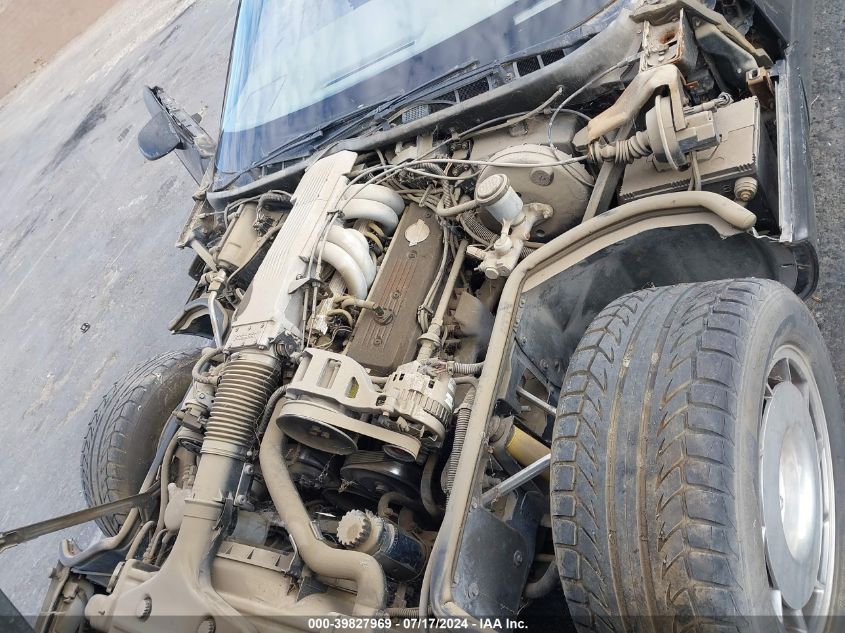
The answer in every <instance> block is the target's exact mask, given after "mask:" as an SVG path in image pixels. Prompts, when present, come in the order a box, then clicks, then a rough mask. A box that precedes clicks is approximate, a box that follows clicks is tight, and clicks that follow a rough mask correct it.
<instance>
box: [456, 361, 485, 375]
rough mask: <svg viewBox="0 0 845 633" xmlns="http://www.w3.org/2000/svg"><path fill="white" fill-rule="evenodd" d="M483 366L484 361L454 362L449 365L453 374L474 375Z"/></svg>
mask: <svg viewBox="0 0 845 633" xmlns="http://www.w3.org/2000/svg"><path fill="white" fill-rule="evenodd" d="M483 368H484V362H483V361H482V362H480V363H452V364H451V365H450V366H449V369H450V370H451V373H452V375H453V376H474V375H475V374H477V373H478V372H480V371H481V370H482V369H483Z"/></svg>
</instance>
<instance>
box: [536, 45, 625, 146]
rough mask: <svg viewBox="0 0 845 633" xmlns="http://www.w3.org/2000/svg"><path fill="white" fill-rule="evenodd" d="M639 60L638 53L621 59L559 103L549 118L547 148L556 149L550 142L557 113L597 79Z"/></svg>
mask: <svg viewBox="0 0 845 633" xmlns="http://www.w3.org/2000/svg"><path fill="white" fill-rule="evenodd" d="M639 58H640V53H637V54H636V55H632V56H631V57H627V58H625V59H623V60H622V61H621V62H618V63H616V64H614V65H613V66H611V67H610V68H608V69H606V70H603V71H601V72H600V73H599V74H598V75H595V76H594V77H593V78H592V79H589V80H588V81H587V83H585V84H584V85H583V86H581V87H580V88H578V90H576V91H575V92H573V93H572V94H571V95H569V96H568V97H567V98H566V99H564V100H563V101H561V102H560V104H559V105H558V106H557V107H556V108H555V110H554V112H552V116H551V117H550V118H549V127H548V131H547V132H548V139H549V147H551V148H552V149H557V148H556V147H555V144H554V142H553V141H552V126H554V123H555V118H556V117H557V115H558V112H561V111H563V108H565V107H566V106H567V105H568V104H569V103H571V102H572V100H573V99H574V98H575V97H577V96H578V95H579V94H581V93H582V92H584V91H585V90H586V89H587V88H589V87H590V86H592V85H593V84H594V83H596V82H597V81H598V80H599V79H601V78H602V77H604V76H605V75H608V74H610V73H612V72H613V71H614V70H618V69H620V68H622V67H624V66H627V65H629V64H631V63H633V62H635V61H636V60H638V59H639Z"/></svg>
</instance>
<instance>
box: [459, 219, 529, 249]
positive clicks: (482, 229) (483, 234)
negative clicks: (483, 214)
mask: <svg viewBox="0 0 845 633" xmlns="http://www.w3.org/2000/svg"><path fill="white" fill-rule="evenodd" d="M461 221H462V222H463V223H464V224H465V225H466V227H467V228H468V229H469V230H470V231H471V232H472V233H474V234H475V235H476V236H477V237H478V238H480V239H481V240H482V241H483V242H484V243H485V244H486V245H487V246H489V245H490V244H492V243H493V242H495V241H496V240H497V239H499V236H498V235H496V234H495V233H493V231H491V230H490V229H488V228H487V226H486V225H485V224H484V223H483V222H482V221H481V220H479V219H478V215H476V214H475V213H472V212H468V213H464V214H462V215H461ZM534 250H535V249H534V248H528V247H527V246H523V247H522V251H521V253H520V257H521V258H522V257H528V256H529V255H530V254H531V253H533V252H534Z"/></svg>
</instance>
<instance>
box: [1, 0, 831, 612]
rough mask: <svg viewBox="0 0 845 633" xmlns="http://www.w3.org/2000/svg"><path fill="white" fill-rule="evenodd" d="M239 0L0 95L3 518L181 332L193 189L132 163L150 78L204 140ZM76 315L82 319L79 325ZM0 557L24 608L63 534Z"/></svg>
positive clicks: (88, 532)
mask: <svg viewBox="0 0 845 633" xmlns="http://www.w3.org/2000/svg"><path fill="white" fill-rule="evenodd" d="M235 6H236V2H235V0H197V1H194V0H123V1H122V2H121V3H119V4H118V5H117V6H116V7H115V8H114V9H112V10H111V11H110V12H108V13H107V14H106V15H105V16H104V17H103V18H102V19H101V20H100V21H98V22H97V23H96V24H95V25H94V26H93V27H92V28H90V29H89V30H88V31H87V32H85V33H84V34H83V35H81V36H80V37H79V38H77V39H76V40H74V41H73V42H72V43H71V44H70V45H69V46H68V47H66V48H65V49H64V50H63V51H62V52H61V53H60V54H59V55H58V56H57V57H56V59H55V60H54V61H52V62H51V63H50V64H48V65H47V66H46V67H45V68H43V69H42V70H41V71H40V72H39V73H38V74H36V75H35V76H34V77H32V78H31V79H30V80H28V81H27V82H25V83H24V84H23V85H20V86H18V88H17V89H16V90H15V91H13V92H12V93H10V94H9V95H7V96H6V97H5V98H3V99H0V156H1V157H2V159H0V189H2V191H3V194H4V195H3V197H2V202H0V226H2V227H3V228H2V229H0V271H2V275H0V324H2V329H0V349H2V350H3V351H4V358H3V361H2V363H0V385H2V387H3V389H4V391H3V393H2V395H0V438H2V448H0V456H2V458H0V481H2V482H3V483H2V486H0V529H6V528H10V527H14V526H17V525H20V524H26V523H29V522H32V521H37V520H40V519H44V518H47V517H50V516H54V515H57V514H62V513H65V512H70V511H72V510H76V509H79V508H81V507H83V506H84V499H83V496H82V490H81V487H80V483H79V466H78V464H79V451H80V448H81V445H82V438H83V436H84V433H85V428H86V425H87V423H88V420H89V418H90V416H91V413H92V412H93V410H94V408H95V407H96V406H97V403H98V401H99V398H100V394H102V393H103V392H105V391H106V390H107V389H108V387H109V386H110V385H111V384H112V382H113V381H115V380H116V379H117V378H118V377H120V376H121V375H122V374H124V373H125V372H126V371H127V370H128V369H129V368H130V367H131V366H133V365H134V364H136V363H137V362H139V361H140V360H142V359H145V358H148V357H150V356H152V355H154V354H156V353H159V352H163V351H166V350H169V349H173V348H176V347H180V346H183V347H184V346H192V345H194V344H195V342H194V341H192V340H191V339H188V338H183V337H176V338H173V337H171V336H170V335H169V334H168V332H167V330H166V325H167V323H168V322H169V321H170V319H171V317H172V316H174V315H175V314H176V313H177V311H178V310H179V308H180V307H181V306H182V304H183V302H184V299H185V298H186V296H187V294H188V292H189V290H190V288H191V286H192V283H191V281H190V279H189V278H188V276H187V274H186V273H187V268H188V265H189V264H190V262H191V259H192V258H191V256H190V255H189V254H188V253H185V252H181V251H177V250H176V249H174V248H173V247H172V244H173V242H174V240H175V239H176V236H177V233H178V231H179V229H180V228H181V225H182V223H183V221H184V219H185V217H186V214H187V212H188V210H189V209H190V206H191V200H190V194H191V193H192V192H193V189H194V186H193V182H192V181H191V179H190V178H189V177H188V176H187V175H186V172H185V171H184V170H183V169H182V167H181V165H180V164H179V163H178V161H177V160H176V159H175V158H172V157H168V158H165V159H163V160H161V161H159V162H156V163H147V162H144V161H143V160H142V158H141V156H140V155H139V154H138V152H137V149H136V144H135V136H136V134H137V132H138V130H139V128H140V127H141V126H142V125H143V124H144V123H145V122H146V120H147V114H146V110H145V108H144V106H143V104H142V103H141V100H140V90H141V87H142V86H143V85H145V84H149V85H153V84H159V85H162V86H164V87H165V88H167V89H168V91H169V92H170V94H171V95H172V96H173V97H174V98H175V99H176V100H177V101H179V102H181V103H182V104H183V105H184V106H185V107H186V108H187V109H189V110H190V111H192V112H193V111H200V112H203V113H204V114H205V115H206V121H205V125H206V127H207V129H208V130H209V132H211V133H212V135H213V134H215V133H216V124H217V117H218V115H219V112H220V106H221V101H222V94H223V81H224V77H225V73H226V62H227V56H228V51H229V44H230V35H231V29H232V24H233V19H232V18H233V14H234V10H235ZM844 14H845V10H844V9H843V5H842V3H841V0H816V15H815V18H814V19H815V21H816V24H817V29H816V50H817V52H816V70H815V74H814V76H813V85H814V88H815V93H816V94H817V95H818V96H817V98H816V100H815V101H814V102H813V105H812V113H813V138H812V153H813V160H814V162H815V165H816V169H815V172H816V194H817V207H818V215H819V223H820V229H821V248H822V283H821V284H820V286H819V290H818V292H817V293H816V298H815V300H814V301H812V302H811V304H812V307H813V309H814V311H815V312H816V314H817V317H818V319H819V321H820V323H821V325H822V328H823V330H824V332H825V335H826V336H827V337H828V342H829V344H830V346H831V351H832V354H833V357H834V362H835V364H836V367H837V371H838V374H839V377H840V384H843V385H845V254H843V253H845V208H843V204H842V199H843V197H845V178H844V177H843V170H842V166H841V165H842V163H841V148H842V146H843V143H845V110H843V102H842V95H843V86H845V81H843V79H845V78H844V77H843V69H842V65H841V64H842V62H843V45H842V42H843V41H845V15H844ZM83 324H89V325H90V329H87V331H84V332H83V329H84V328H83ZM71 535H72V536H76V537H78V541H79V542H80V543H82V544H83V545H84V544H86V543H87V542H88V541H90V540H91V539H94V538H96V537H97V536H98V531H97V530H96V528H94V527H92V526H88V527H85V528H81V529H71V530H66V531H65V532H63V533H59V534H55V535H51V536H46V537H43V538H41V539H39V540H37V541H35V542H33V543H29V544H27V545H23V546H19V547H17V548H15V549H13V550H10V551H8V552H6V553H4V554H2V555H0V588H2V589H3V591H5V592H6V593H7V594H8V595H9V597H10V598H11V599H12V600H13V601H14V602H15V604H17V605H18V607H19V608H20V610H21V611H22V612H23V613H25V614H34V613H35V612H36V611H37V609H38V607H39V606H40V603H41V599H42V596H43V592H44V590H45V588H46V585H47V574H48V572H49V570H50V568H51V566H52V565H53V564H54V562H55V557H56V552H57V547H58V544H59V542H60V540H61V539H62V538H64V537H66V536H71Z"/></svg>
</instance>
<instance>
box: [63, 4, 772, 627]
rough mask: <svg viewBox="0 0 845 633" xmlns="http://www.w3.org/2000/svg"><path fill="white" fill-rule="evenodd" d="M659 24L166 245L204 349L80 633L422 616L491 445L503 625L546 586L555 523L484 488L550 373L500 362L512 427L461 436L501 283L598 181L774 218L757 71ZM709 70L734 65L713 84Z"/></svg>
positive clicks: (505, 465) (737, 46)
mask: <svg viewBox="0 0 845 633" xmlns="http://www.w3.org/2000/svg"><path fill="white" fill-rule="evenodd" d="M674 18H677V19H674V21H664V20H657V19H655V20H654V23H651V22H649V21H648V20H645V21H644V22H641V23H640V27H641V29H643V32H642V38H643V39H642V48H641V50H640V52H637V53H636V54H635V55H634V56H633V57H630V58H626V59H624V60H621V61H620V62H619V63H615V62H616V60H614V63H615V65H612V66H610V68H609V69H606V70H605V71H603V72H602V73H601V74H600V75H599V76H597V77H596V78H594V81H592V82H588V83H587V84H585V85H584V86H583V88H584V89H585V90H586V89H588V88H590V87H591V85H592V87H593V88H597V87H599V86H603V88H602V90H596V91H595V92H593V93H590V91H589V90H587V91H586V92H584V93H583V94H581V95H580V97H579V91H575V93H574V94H573V95H570V96H567V97H566V98H563V97H564V91H563V89H562V88H558V89H557V91H552V92H550V93H549V94H548V99H546V100H545V101H544V102H542V103H537V104H536V106H535V107H533V108H531V109H530V110H528V111H525V112H523V113H521V114H513V115H507V116H503V117H499V118H498V119H493V120H490V121H485V122H483V123H481V124H480V125H477V126H475V127H471V128H469V129H468V130H465V131H463V132H457V131H455V130H451V129H435V130H433V131H432V130H429V131H426V132H423V133H421V134H419V135H417V136H416V137H415V138H409V139H406V140H405V141H402V142H398V143H392V144H386V145H383V146H380V147H378V148H374V149H372V150H361V151H351V150H341V151H336V152H334V153H327V154H326V155H324V156H322V157H320V158H319V159H317V160H314V161H313V162H312V163H311V164H310V166H309V167H308V168H307V170H306V171H305V172H304V174H303V175H302V177H301V179H299V181H298V183H297V184H296V186H295V188H292V190H291V191H284V190H281V189H268V190H266V191H263V192H261V193H258V194H257V195H253V196H251V197H244V198H240V199H237V200H235V201H234V202H230V203H229V204H228V205H227V206H226V207H225V208H224V209H214V208H212V207H211V206H210V205H209V204H208V202H207V201H206V200H204V199H199V201H198V202H197V205H196V207H195V210H194V213H193V214H192V216H191V219H190V221H189V223H188V225H187V226H186V228H185V231H184V232H183V234H182V236H181V238H180V242H179V244H180V246H183V247H190V248H193V249H194V250H195V251H196V253H197V258H196V263H195V264H194V266H193V268H192V274H193V276H194V278H195V279H196V281H197V285H196V289H195V290H194V293H193V295H192V297H191V300H190V301H189V303H188V305H187V307H186V309H185V311H184V312H183V314H181V315H180V316H179V318H177V319H176V320H175V321H174V322H173V324H172V326H171V329H172V330H173V331H176V332H183V333H202V334H205V335H207V336H209V337H210V338H211V339H212V340H213V341H214V343H213V344H212V345H210V346H209V347H208V348H207V349H206V350H205V351H204V353H203V354H202V357H201V358H200V360H199V362H198V363H197V365H196V367H195V368H194V373H193V384H192V386H191V388H190V390H189V392H188V394H187V395H186V397H185V399H184V401H183V403H182V406H181V407H180V409H179V410H178V411H177V412H176V413H175V416H176V418H177V419H178V430H177V431H176V432H175V433H174V435H173V439H172V441H171V442H170V444H169V446H168V448H167V453H166V454H165V456H164V460H165V462H164V463H169V464H170V465H168V469H169V470H168V472H166V473H163V475H162V479H163V484H162V485H163V488H162V490H161V497H162V498H161V504H162V507H161V518H160V520H159V521H158V522H157V523H156V524H155V527H154V528H153V529H152V531H151V533H150V538H149V541H148V542H147V543H146V546H145V548H144V549H142V552H141V553H142V555H139V556H138V557H136V558H130V559H128V560H127V561H126V562H124V563H121V564H120V565H119V566H118V567H117V569H116V570H115V573H114V575H113V577H112V579H111V581H110V583H109V588H108V592H107V593H100V594H98V595H95V596H93V597H92V598H91V599H90V600H89V601H88V603H87V606H86V608H85V613H86V616H87V617H88V618H89V620H90V622H91V625H92V626H93V627H94V628H95V629H97V630H101V631H109V630H121V631H138V632H141V631H144V630H145V629H144V626H143V624H144V621H145V619H146V617H147V616H149V614H150V613H153V614H156V615H168V614H172V615H183V614H185V613H190V614H193V616H192V618H190V622H188V621H187V619H186V621H185V623H184V628H185V630H191V631H194V630H197V624H198V623H200V624H202V623H203V622H211V623H213V622H215V621H216V622H217V624H208V625H207V626H209V627H213V626H222V624H221V622H224V621H225V619H226V618H227V617H228V616H234V615H237V614H248V615H249V616H250V617H251V618H253V619H254V620H256V621H265V620H266V621H268V622H269V621H271V620H272V618H273V617H275V616H278V615H280V614H284V615H285V616H286V617H287V616H290V617H300V616H301V617H302V618H305V617H306V616H307V615H308V614H313V613H315V612H317V613H347V614H356V615H372V616H375V615H379V614H390V615H401V614H415V615H416V614H426V613H428V611H427V606H426V604H427V600H428V597H427V591H428V584H429V583H430V579H429V578H428V577H427V576H426V574H425V571H426V567H427V561H428V559H429V555H430V553H431V551H432V546H433V544H434V542H435V540H436V538H437V536H438V530H439V526H440V523H441V521H442V520H443V516H444V512H445V511H446V508H447V505H448V503H449V498H450V491H451V489H452V487H453V485H454V483H455V477H456V474H457V472H458V462H459V460H460V456H461V452H462V448H463V447H464V446H465V445H466V444H467V443H470V442H472V443H478V442H489V444H490V448H489V451H490V455H489V459H488V463H487V466H486V469H485V471H484V473H483V475H482V477H481V483H480V485H481V489H482V490H483V491H484V492H485V497H484V499H485V503H487V505H488V507H489V508H490V509H491V512H493V513H495V514H496V515H497V516H498V517H499V518H500V519H502V520H503V521H505V522H506V523H507V524H508V525H509V526H510V527H511V528H512V529H513V530H514V531H515V532H516V533H518V534H521V535H523V537H524V542H525V543H527V544H528V545H527V546H526V547H525V548H523V550H520V551H521V553H520V555H519V558H518V559H517V558H514V562H513V566H514V571H513V573H514V574H515V576H513V578H516V579H517V582H514V583H512V584H513V587H510V586H509V587H504V588H501V590H500V592H499V594H497V595H495V596H491V597H489V600H490V602H489V604H494V603H496V601H498V603H500V604H503V605H506V609H505V611H506V612H508V613H515V612H517V611H518V609H519V605H520V604H521V603H522V600H523V587H524V586H525V583H526V582H529V583H531V582H536V581H537V579H538V577H540V576H543V575H544V574H545V575H548V574H549V573H553V574H555V578H556V573H557V571H556V569H555V565H554V562H551V564H549V560H550V556H549V551H548V543H544V539H543V538H542V537H540V538H538V537H537V535H538V534H545V533H547V532H548V525H547V524H544V522H543V515H544V514H545V510H543V509H542V508H541V507H540V505H539V504H538V503H537V500H536V499H533V498H532V497H531V496H530V495H522V496H518V497H514V496H512V495H508V494H506V492H507V491H508V490H511V489H512V488H508V487H505V488H497V486H498V485H500V484H502V482H505V481H507V480H508V478H509V477H510V476H511V473H513V472H516V471H518V470H519V469H520V468H524V467H527V466H529V465H531V464H533V463H535V462H536V461H537V460H538V459H541V458H543V457H544V456H546V455H548V453H549V447H548V444H549V442H548V437H549V426H550V419H551V417H552V415H553V413H554V407H553V405H551V404H549V403H550V402H554V398H555V397H556V395H557V394H556V389H557V387H556V386H555V384H559V380H556V379H554V377H553V376H554V375H555V372H557V375H559V374H560V371H561V368H559V367H558V368H556V369H553V368H552V369H550V368H549V367H540V366H534V365H532V364H531V363H530V362H528V361H526V363H525V367H523V368H522V369H523V370H524V371H517V370H515V369H514V370H513V372H512V375H508V376H505V377H504V378H502V380H505V381H508V380H510V381H511V382H512V383H513V387H514V389H515V393H516V394H517V396H516V403H515V404H516V405H517V406H516V407H514V406H513V404H514V402H511V403H510V405H511V406H510V408H509V409H508V413H509V416H505V417H508V419H509V420H510V423H509V425H508V426H507V427H503V428H502V429H500V430H499V431H498V436H496V437H492V438H480V437H475V436H472V435H468V420H469V416H470V412H471V410H472V407H473V402H474V400H475V394H476V389H477V386H478V383H479V375H480V373H481V371H482V368H483V366H484V361H485V356H486V355H487V352H488V349H487V348H488V342H489V341H490V338H491V335H492V331H493V323H494V318H495V314H496V312H497V309H498V308H499V307H500V306H499V301H500V297H501V296H502V291H503V288H504V287H505V284H506V283H507V282H508V279H509V278H510V276H511V274H512V273H513V272H514V270H515V269H516V268H517V267H518V266H519V264H520V262H521V261H524V260H525V258H526V257H530V256H531V254H532V253H535V252H537V251H538V250H539V249H541V248H543V247H544V245H546V244H548V243H549V242H551V241H553V240H555V239H556V238H558V237H559V236H561V235H562V234H564V233H565V232H566V231H568V230H570V229H572V228H573V227H575V226H576V225H579V224H580V223H582V222H583V221H584V220H585V219H589V218H590V217H592V214H595V213H596V209H595V207H594V206H592V202H591V194H592V192H593V189H594V186H595V185H596V182H597V179H598V178H602V177H604V176H603V175H604V174H605V173H606V172H607V171H608V170H611V169H615V170H616V171H617V173H618V174H619V179H620V186H619V190H618V199H619V202H620V203H628V202H635V201H638V200H641V199H644V198H647V197H650V196H654V195H657V194H664V193H672V192H678V191H686V190H694V191H703V192H710V193H713V194H718V195H719V196H723V197H727V198H728V199H730V200H731V201H733V202H736V204H737V205H738V206H740V207H743V208H746V209H748V210H750V211H753V212H754V214H755V215H756V216H757V218H758V224H757V228H758V230H760V231H764V232H765V230H766V227H770V228H771V229H772V230H774V229H775V228H776V217H777V216H776V214H777V207H778V201H777V187H773V186H772V184H771V183H772V182H774V181H775V179H776V176H775V175H774V174H773V170H774V169H775V167H774V164H775V161H774V159H773V152H774V149H773V146H772V141H771V140H770V135H769V134H768V133H767V128H766V124H767V121H771V110H770V104H769V103H768V101H767V100H766V99H767V98H768V97H770V96H771V95H770V84H766V81H765V78H762V79H760V77H761V74H765V73H766V72H767V68H768V67H770V65H771V60H768V59H767V56H766V54H765V53H763V52H762V50H761V49H757V48H755V47H753V46H752V45H751V44H749V43H748V42H747V41H746V40H745V39H744V38H742V37H741V36H740V39H739V40H737V38H735V37H733V36H732V35H731V36H730V37H728V36H726V35H725V30H724V29H722V30H720V29H716V28H715V27H714V26H713V25H712V24H710V23H707V22H706V21H702V20H701V19H700V18H699V17H696V18H695V21H693V20H692V18H691V17H690V16H686V15H685V14H684V10H683V9H681V10H680V12H679V13H676V14H674ZM695 24H697V25H698V26H694V25H695ZM710 27H713V28H712V29H711V28H710ZM696 28H697V29H698V30H699V31H701V32H700V33H699V32H698V31H696V33H695V36H694V35H693V33H692V30H694V29H696ZM711 31H713V32H711ZM695 38H697V42H698V44H696V41H695ZM711 41H712V42H716V43H717V44H718V46H716V44H714V45H713V47H711V48H709V49H708V50H709V52H707V54H706V55H705V54H704V49H705V48H707V43H708V42H711ZM726 42H727V43H726ZM720 47H721V48H720ZM658 49H659V50H658ZM700 53H701V54H700ZM714 56H715V58H716V59H717V60H724V59H733V60H739V62H738V63H739V64H740V65H739V68H740V71H741V76H739V75H737V76H734V75H735V74H736V73H734V75H731V76H730V77H729V78H728V79H727V80H725V81H722V80H721V79H720V80H719V82H718V83H717V82H716V81H715V80H714V74H713V73H714V72H715V71H713V67H712V66H711V65H710V63H709V62H708V61H707V59H710V60H711V61H712V59H713V57H714ZM705 58H706V59H705ZM746 66H747V68H746ZM749 73H750V74H749ZM753 73H756V74H755V75H753V76H752V74H753ZM684 75H687V77H685V76H684ZM692 76H694V77H695V78H696V80H695V81H694V82H691V81H690V80H689V77H692ZM570 92H571V91H570ZM566 94H569V93H566ZM505 404H506V403H502V406H505ZM494 435H495V434H494ZM165 477H166V479H165ZM491 547H492V545H491ZM73 554H74V553H73V552H70V553H68V559H69V560H70V561H71V562H73ZM76 562H79V561H76ZM547 568H551V569H552V572H549V571H548V569H547ZM544 570H545V571H544ZM477 591H478V590H477V589H476V592H477ZM536 591H538V592H540V590H539V589H537V590H536ZM256 596H259V597H258V598H256ZM303 622H304V620H303ZM239 626H241V625H237V626H235V625H234V624H232V625H231V627H232V628H233V630H234V629H235V628H238V627H239ZM244 626H245V625H244ZM303 626H304V627H305V628H308V627H307V626H306V625H304V624H303ZM206 630H215V629H214V628H208V629H206Z"/></svg>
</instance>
